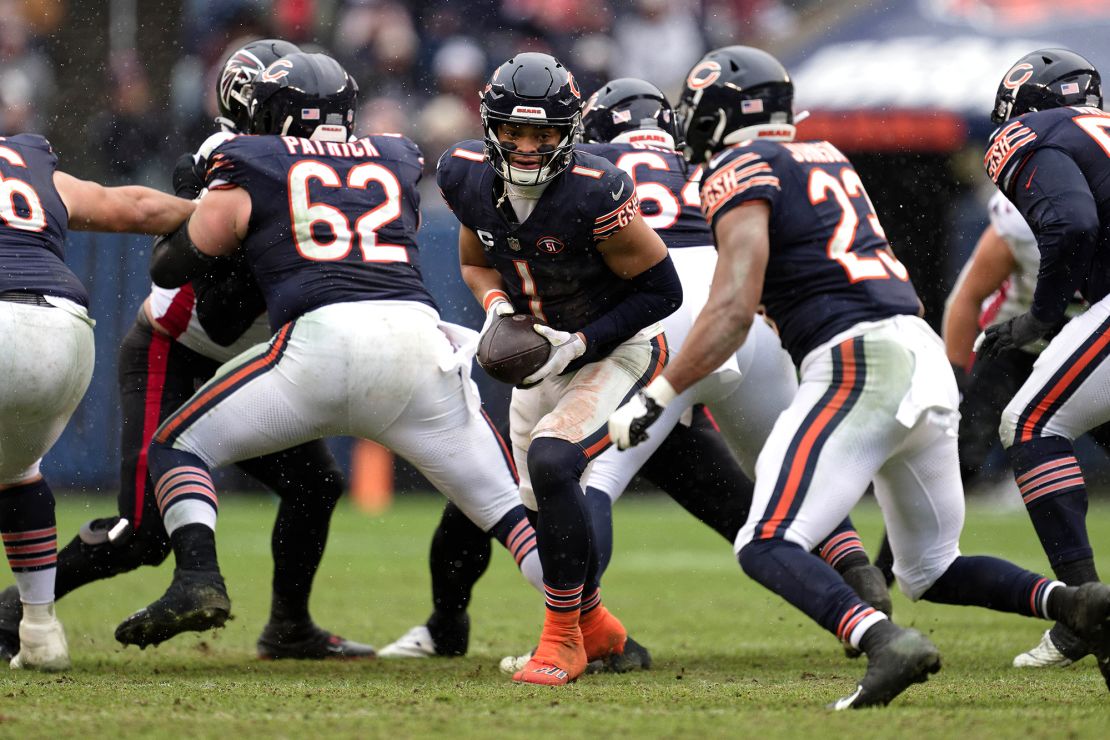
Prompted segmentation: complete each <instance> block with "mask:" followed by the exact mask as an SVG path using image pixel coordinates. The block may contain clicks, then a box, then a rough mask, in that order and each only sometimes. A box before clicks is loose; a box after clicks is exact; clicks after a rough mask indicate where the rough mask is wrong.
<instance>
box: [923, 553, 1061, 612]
mask: <svg viewBox="0 0 1110 740" xmlns="http://www.w3.org/2000/svg"><path fill="white" fill-rule="evenodd" d="M1050 583H1051V581H1049V580H1048V579H1047V578H1043V577H1041V576H1039V575H1037V574H1036V573H1031V572H1029V571H1027V570H1025V569H1024V568H1019V567H1018V566H1016V565H1014V564H1013V563H1011V562H1009V561H1006V560H1002V559H1000V558H992V557H989V556H982V555H979V556H973V557H968V556H960V557H958V558H956V559H955V560H954V561H953V562H952V565H950V566H948V570H946V571H944V575H942V576H941V577H940V578H938V579H937V580H936V582H935V583H934V584H933V585H932V586H930V587H929V590H928V591H926V592H925V593H924V594H922V596H921V598H923V599H925V600H927V601H935V602H937V603H939V604H957V605H960V606H981V607H984V608H986V609H994V610H995V611H1000V612H1012V613H1014V614H1021V615H1023V616H1026V617H1040V618H1041V619H1047V618H1048V616H1047V604H1046V599H1045V595H1046V591H1047V587H1048V586H1049V584H1050Z"/></svg>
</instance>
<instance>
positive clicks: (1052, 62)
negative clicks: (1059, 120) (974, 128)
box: [991, 49, 1102, 123]
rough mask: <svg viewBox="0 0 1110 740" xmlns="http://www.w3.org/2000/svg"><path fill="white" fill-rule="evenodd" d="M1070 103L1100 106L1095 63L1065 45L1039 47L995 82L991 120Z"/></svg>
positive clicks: (1069, 104) (1099, 87) (994, 121)
mask: <svg viewBox="0 0 1110 740" xmlns="http://www.w3.org/2000/svg"><path fill="white" fill-rule="evenodd" d="M1071 105H1083V106H1090V107H1092V108H1101V107H1102V80H1101V78H1100V77H1099V74H1098V70H1097V69H1095V65H1093V64H1091V63H1090V62H1088V61H1087V60H1086V59H1084V58H1083V57H1081V56H1079V55H1078V54H1076V53H1075V52H1074V51H1069V50H1067V49H1039V50H1037V51H1033V52H1030V53H1028V54H1026V55H1025V56H1023V57H1022V58H1021V59H1019V60H1017V62H1015V63H1014V66H1012V67H1010V70H1009V71H1008V72H1007V73H1006V74H1005V75H1004V76H1003V77H1002V82H1000V83H999V84H998V92H997V93H995V96H994V110H993V111H991V122H993V123H1004V122H1005V121H1008V120H1009V119H1011V118H1015V117H1017V116H1020V115H1024V114H1026V113H1029V112H1030V111H1037V110H1048V109H1050V108H1063V107H1066V106H1071Z"/></svg>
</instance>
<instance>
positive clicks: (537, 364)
mask: <svg viewBox="0 0 1110 740" xmlns="http://www.w3.org/2000/svg"><path fill="white" fill-rule="evenodd" d="M539 323H540V322H539V320H538V319H536V317H535V316H532V315H531V314H526V313H514V314H507V315H505V316H501V317H499V318H498V319H496V320H495V321H494V322H493V326H491V327H490V328H489V331H487V332H486V333H485V334H483V335H482V340H481V341H480V342H479V343H478V364H479V365H481V366H482V369H483V370H485V371H486V372H487V373H489V375H490V377H492V378H494V379H495V380H500V381H501V382H502V383H510V384H512V385H520V384H521V383H523V382H524V379H525V378H526V377H528V376H529V375H531V374H532V373H534V372H536V371H537V370H539V369H540V368H541V367H543V364H544V363H545V362H547V358H548V357H550V356H551V342H549V341H547V339H545V338H544V337H542V336H540V335H539V334H537V333H536V331H535V330H534V329H533V328H532V327H533V326H535V325H537V324H539Z"/></svg>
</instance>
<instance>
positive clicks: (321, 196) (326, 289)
mask: <svg viewBox="0 0 1110 740" xmlns="http://www.w3.org/2000/svg"><path fill="white" fill-rule="evenodd" d="M423 161H424V160H423V158H422V157H421V156H420V150H419V149H417V147H416V145H415V144H414V143H412V142H411V141H409V140H408V139H406V138H404V137H402V136H389V135H377V136H369V137H366V138H363V139H358V140H357V141H352V142H347V143H336V142H321V141H310V140H309V139H298V138H295V137H291V136H236V137H235V138H233V139H229V140H228V141H226V142H224V143H223V144H221V145H220V146H219V147H217V148H216V150H215V151H214V152H213V153H212V155H211V156H210V157H209V159H208V173H207V177H206V180H207V185H208V187H209V189H213V190H218V189H220V188H228V187H241V188H243V189H244V190H246V191H247V193H248V194H249V195H250V198H251V217H250V223H249V225H248V228H247V236H246V238H245V239H244V241H243V246H242V248H243V249H244V250H245V252H246V256H247V261H248V262H249V263H250V266H251V270H252V271H253V272H254V276H255V278H256V279H257V280H258V286H259V287H260V288H261V290H262V293H263V295H264V296H265V299H266V307H267V311H268V312H269V318H270V326H271V328H273V329H274V330H275V331H276V330H277V329H278V327H280V326H281V325H282V324H285V323H286V322H288V321H290V320H291V319H295V318H296V317H298V316H300V315H302V314H304V313H306V312H308V311H311V310H313V309H315V308H319V307H320V306H325V305H328V304H332V303H346V302H351V301H417V302H419V303H424V304H426V305H428V306H431V307H432V308H435V307H436V305H435V301H434V300H433V299H432V296H431V294H429V293H428V290H427V288H426V287H425V286H424V281H423V279H422V278H421V274H420V262H419V254H418V249H417V243H416V231H417V228H418V227H419V224H420V214H419V208H420V196H419V194H418V192H417V188H416V186H417V183H418V182H419V181H420V175H421V171H422V165H423Z"/></svg>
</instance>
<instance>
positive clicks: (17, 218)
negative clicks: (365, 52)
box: [0, 134, 193, 670]
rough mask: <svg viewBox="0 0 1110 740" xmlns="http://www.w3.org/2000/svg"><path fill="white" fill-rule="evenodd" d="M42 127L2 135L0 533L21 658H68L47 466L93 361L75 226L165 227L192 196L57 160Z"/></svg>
mask: <svg viewBox="0 0 1110 740" xmlns="http://www.w3.org/2000/svg"><path fill="white" fill-rule="evenodd" d="M57 166H58V158H57V157H56V156H55V154H54V151H53V150H52V149H51V148H50V144H49V143H48V142H47V141H46V139H44V138H43V137H41V136H36V135H34V134H20V135H17V136H7V137H3V138H0V188H2V189H3V191H4V196H3V197H2V198H0V201H2V202H3V207H2V208H0V341H2V342H3V347H4V360H3V377H4V382H3V384H0V449H3V455H2V456H0V491H2V493H0V534H2V535H3V539H4V548H5V550H6V552H7V556H8V564H9V565H11V568H12V573H13V574H14V575H15V581H16V586H15V590H16V592H17V593H16V597H17V604H18V605H19V608H18V613H17V616H16V618H15V622H14V623H13V624H12V632H13V635H14V637H15V645H14V646H13V647H12V649H11V650H10V652H9V653H8V654H6V655H5V657H6V658H10V659H11V667H12V668H37V669H42V670H64V669H66V668H68V667H69V665H70V660H69V648H68V646H67V645H66V639H65V631H64V630H63V629H62V625H61V623H60V622H59V621H58V619H57V617H56V616H55V613H54V600H55V576H56V573H57V568H56V565H57V561H58V555H57V529H56V526H55V520H54V495H53V493H51V491H50V486H49V485H48V484H47V482H46V479H45V478H44V477H43V474H42V472H41V471H40V469H39V466H40V464H41V462H42V457H43V455H45V454H46V453H47V451H49V450H50V447H51V446H52V445H53V444H54V442H55V441H57V439H58V437H59V436H60V435H61V433H62V430H63V429H64V428H65V425H66V422H67V421H69V417H70V416H71V415H72V414H73V411H74V409H76V408H77V404H78V403H79V402H80V401H81V397H82V396H84V394H85V389H86V388H87V387H88V385H89V379H90V378H91V377H92V371H93V351H94V349H93V331H92V327H93V323H94V322H93V320H92V319H91V318H89V314H88V310H87V309H88V302H89V301H88V294H87V293H86V292H85V288H84V286H83V285H81V282H80V281H79V280H78V279H77V276H76V275H74V274H73V273H72V272H71V271H70V270H69V268H68V267H66V265H65V261H64V260H65V251H64V250H65V243H66V233H67V230H68V229H81V230H88V231H120V232H122V231H128V232H136V233H144V234H161V233H165V232H166V231H168V230H170V229H172V228H174V225H175V224H177V223H178V222H180V221H181V219H182V218H185V217H186V216H187V215H188V214H189V213H190V212H192V210H193V204H192V202H191V201H188V200H184V199H181V198H175V197H173V196H171V195H166V194H164V193H160V192H158V191H156V190H151V189H149V188H144V187H137V186H134V187H132V186H128V187H116V188H105V187H102V186H100V185H98V184H96V183H93V182H88V181H85V180H78V179H77V178H75V177H72V176H70V175H67V174H65V173H64V172H61V171H60V170H58V169H57Z"/></svg>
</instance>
